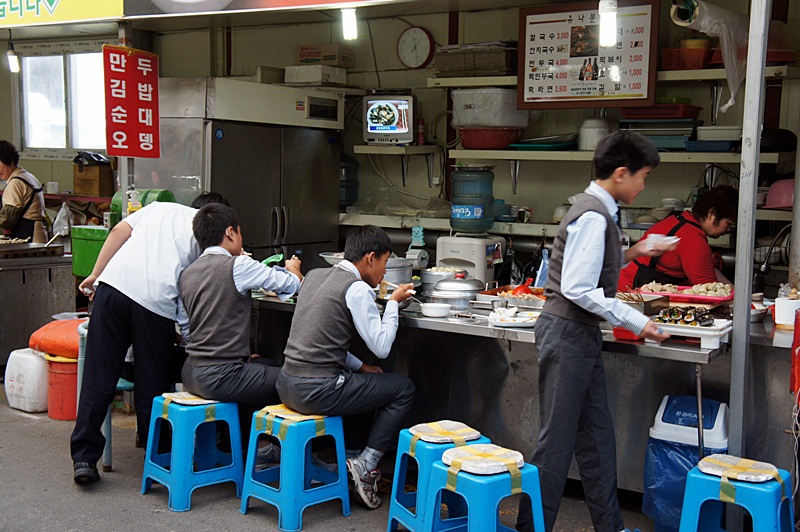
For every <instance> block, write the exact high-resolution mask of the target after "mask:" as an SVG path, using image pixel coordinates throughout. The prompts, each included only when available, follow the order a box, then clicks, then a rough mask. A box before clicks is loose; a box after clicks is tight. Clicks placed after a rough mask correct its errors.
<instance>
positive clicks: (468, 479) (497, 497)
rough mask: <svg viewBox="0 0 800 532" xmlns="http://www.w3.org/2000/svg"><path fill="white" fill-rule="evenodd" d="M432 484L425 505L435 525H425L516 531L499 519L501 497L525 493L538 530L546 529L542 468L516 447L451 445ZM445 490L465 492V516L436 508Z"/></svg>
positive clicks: (435, 466)
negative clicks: (440, 512)
mask: <svg viewBox="0 0 800 532" xmlns="http://www.w3.org/2000/svg"><path fill="white" fill-rule="evenodd" d="M430 488H431V493H430V496H429V497H428V501H427V507H426V513H427V514H428V515H429V516H430V520H429V521H430V525H428V526H426V528H425V529H426V530H445V529H446V530H451V529H455V528H456V527H465V529H466V530H470V531H472V530H504V531H513V529H511V528H508V527H505V526H503V525H501V524H500V521H499V511H500V501H502V500H503V499H505V498H506V497H510V496H511V495H517V494H521V493H524V494H526V495H527V496H528V497H530V499H531V507H532V509H533V526H534V530H536V532H544V512H543V511H542V492H541V487H540V484H539V469H538V468H537V467H536V466H535V465H533V464H526V463H524V462H523V460H522V454H520V453H519V452H517V451H513V450H510V449H504V448H503V447H499V446H497V445H492V444H476V445H465V446H461V447H454V448H452V449H449V450H447V451H445V452H444V454H443V455H442V460H441V461H438V462H435V463H434V464H433V468H432V471H431V480H430ZM445 491H450V492H453V493H457V494H459V495H461V496H462V497H464V499H465V500H466V503H467V516H466V517H458V518H455V519H446V520H442V519H440V518H439V515H438V512H437V511H436V510H437V509H438V508H439V505H440V504H441V501H442V493H443V492H445Z"/></svg>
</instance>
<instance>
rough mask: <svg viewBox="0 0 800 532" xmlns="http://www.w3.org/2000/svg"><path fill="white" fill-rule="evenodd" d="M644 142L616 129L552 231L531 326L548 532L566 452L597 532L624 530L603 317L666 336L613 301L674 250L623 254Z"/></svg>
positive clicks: (525, 508)
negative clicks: (624, 210)
mask: <svg viewBox="0 0 800 532" xmlns="http://www.w3.org/2000/svg"><path fill="white" fill-rule="evenodd" d="M658 163H659V156H658V152H657V150H656V148H655V147H654V146H653V144H652V143H650V141H648V140H647V139H646V138H644V137H643V136H642V135H639V134H638V133H634V132H628V131H618V132H616V133H612V134H611V135H608V136H606V137H605V138H603V139H602V140H601V141H600V143H599V144H598V146H597V150H596V151H595V154H594V168H595V172H596V176H597V178H596V179H595V180H594V181H593V182H592V183H591V184H590V185H589V187H588V188H587V189H586V191H585V194H582V195H581V196H580V199H579V200H578V201H577V202H576V203H575V204H574V205H573V206H572V207H571V208H570V210H569V212H568V213H567V214H566V216H564V219H563V220H562V222H561V225H559V227H558V233H557V234H556V238H555V241H554V243H553V258H552V260H551V261H550V270H549V274H548V277H547V283H546V284H545V296H546V297H547V302H546V303H545V305H544V308H543V309H542V314H541V316H540V317H539V319H538V320H537V322H536V326H535V329H534V332H535V334H536V346H537V348H538V351H539V420H540V425H541V426H540V430H539V436H538V442H537V445H536V450H535V451H534V453H533V460H532V461H533V463H534V464H536V466H537V467H538V468H539V475H540V479H541V486H542V506H543V509H544V518H545V519H544V521H545V529H546V530H547V531H548V532H549V531H551V530H553V526H554V524H555V521H556V515H557V514H558V508H559V506H560V504H561V496H562V494H563V493H564V485H565V484H566V480H567V473H568V472H569V466H570V462H571V460H572V454H573V452H574V453H575V459H576V461H577V463H578V469H579V471H580V476H581V481H582V482H583V489H584V492H585V495H586V504H587V506H588V507H589V513H590V515H591V518H592V524H593V525H594V529H595V530H596V531H597V532H620V531H621V530H624V529H625V526H624V524H623V522H622V514H621V512H620V508H619V501H618V500H617V462H616V456H617V455H616V443H615V441H614V425H613V421H612V419H611V412H610V411H609V409H608V400H607V397H606V381H605V370H604V368H603V356H602V348H603V335H602V333H601V332H600V320H601V319H605V320H607V321H609V322H610V323H611V324H612V325H614V326H615V327H625V328H627V329H630V330H631V331H633V332H634V333H636V334H638V335H640V336H642V337H644V338H649V339H652V340H655V341H658V342H661V341H663V340H666V339H667V338H669V335H668V334H665V333H664V332H663V331H661V329H659V327H658V325H657V324H656V323H654V322H652V321H650V320H649V319H648V318H647V316H645V315H644V314H642V313H640V312H638V311H636V310H634V309H633V308H632V307H630V306H628V305H625V304H624V303H623V302H622V301H621V300H618V299H615V295H616V290H617V281H618V279H619V272H620V267H621V266H622V265H623V264H624V263H627V262H630V261H631V260H633V259H635V258H637V257H640V256H643V255H647V256H657V255H659V254H661V253H663V252H665V251H668V250H671V249H674V247H675V246H674V245H672V246H663V245H661V246H656V247H654V248H652V249H651V248H650V247H649V246H648V245H646V244H645V241H644V240H642V241H640V242H638V243H637V244H635V245H634V246H632V247H631V248H630V249H628V250H626V251H624V252H623V251H622V248H621V238H622V230H621V229H620V227H619V207H618V205H617V201H622V202H624V203H627V204H630V203H632V202H633V200H634V199H635V198H636V196H638V195H639V193H640V192H642V190H644V182H645V179H646V178H647V176H648V175H649V174H650V171H651V170H652V169H653V168H655V167H656V166H658ZM517 530H519V531H524V532H529V531H530V532H532V531H533V523H532V519H531V505H530V499H529V498H527V497H523V498H522V500H521V502H520V511H519V518H518V521H517Z"/></svg>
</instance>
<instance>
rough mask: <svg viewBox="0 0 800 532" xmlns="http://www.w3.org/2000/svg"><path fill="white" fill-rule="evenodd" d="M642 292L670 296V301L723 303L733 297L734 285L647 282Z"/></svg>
mask: <svg viewBox="0 0 800 532" xmlns="http://www.w3.org/2000/svg"><path fill="white" fill-rule="evenodd" d="M639 292H641V293H642V294H658V295H661V296H663V295H666V296H669V301H670V303H701V304H711V305H721V304H722V303H725V302H726V301H731V300H732V299H733V287H731V285H729V284H722V283H705V284H696V285H694V286H677V285H674V284H661V283H656V282H652V283H647V284H646V285H643V286H642V287H641V288H639Z"/></svg>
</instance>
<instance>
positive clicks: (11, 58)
mask: <svg viewBox="0 0 800 532" xmlns="http://www.w3.org/2000/svg"><path fill="white" fill-rule="evenodd" d="M6 58H7V59H8V69H9V70H10V71H11V72H13V73H14V74H16V73H17V72H19V57H18V56H17V52H16V51H14V41H12V40H11V30H8V52H6Z"/></svg>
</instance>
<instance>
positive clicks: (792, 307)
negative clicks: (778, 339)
mask: <svg viewBox="0 0 800 532" xmlns="http://www.w3.org/2000/svg"><path fill="white" fill-rule="evenodd" d="M798 309H800V299H789V298H788V297H779V298H778V299H776V300H775V324H776V325H781V326H782V327H783V328H784V329H787V328H788V329H791V328H794V312H795V311H796V310H798Z"/></svg>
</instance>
